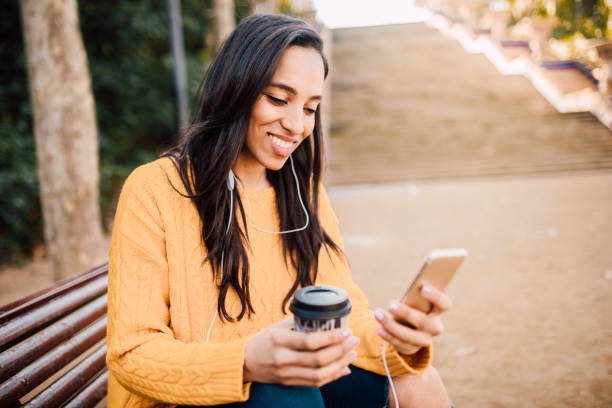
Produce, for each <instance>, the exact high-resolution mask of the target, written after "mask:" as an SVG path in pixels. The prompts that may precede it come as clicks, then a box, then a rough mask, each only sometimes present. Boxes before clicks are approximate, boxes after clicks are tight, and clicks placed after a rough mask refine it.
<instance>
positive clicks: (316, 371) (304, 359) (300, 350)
mask: <svg viewBox="0 0 612 408" xmlns="http://www.w3.org/2000/svg"><path fill="white" fill-rule="evenodd" d="M292 327H293V318H292V317H289V318H286V319H284V320H282V321H281V322H279V323H277V324H275V325H274V326H271V327H268V328H267V329H264V330H262V331H261V332H259V333H257V334H256V335H255V336H253V337H252V338H251V340H249V342H248V343H247V346H246V352H245V357H244V376H243V378H244V381H245V382H251V381H256V382H260V383H275V384H284V385H303V386H310V387H320V386H322V385H325V384H327V383H329V382H331V381H334V380H336V379H338V378H340V377H342V376H345V375H348V374H350V372H351V371H350V369H349V368H348V365H349V363H350V362H351V361H353V360H354V359H355V356H356V353H355V351H353V349H354V348H355V346H357V344H359V339H358V338H357V337H354V336H353V335H352V333H351V331H350V330H349V329H335V330H330V331H323V332H314V333H302V332H297V331H293V330H291V328H292Z"/></svg>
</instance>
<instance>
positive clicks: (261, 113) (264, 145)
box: [237, 46, 325, 178]
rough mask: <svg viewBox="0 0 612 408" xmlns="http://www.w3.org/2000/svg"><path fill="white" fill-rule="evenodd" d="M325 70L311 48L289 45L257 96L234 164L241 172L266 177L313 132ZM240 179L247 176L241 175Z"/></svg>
mask: <svg viewBox="0 0 612 408" xmlns="http://www.w3.org/2000/svg"><path fill="white" fill-rule="evenodd" d="M324 77H325V71H324V66H323V59H322V58H321V55H320V54H319V52H318V51H316V50H315V49H313V48H306V47H299V46H291V47H289V48H288V49H287V50H286V51H285V53H284V54H283V56H282V58H281V60H280V64H279V65H278V68H277V70H276V72H275V73H274V76H273V77H272V80H271V81H270V83H269V84H268V86H267V87H266V88H264V90H263V92H262V93H261V94H260V95H259V97H258V98H257V100H256V101H255V104H254V105H253V110H252V111H251V118H250V121H249V131H248V134H247V139H246V145H245V146H244V148H243V150H242V152H241V153H240V157H239V159H238V161H239V163H237V164H238V165H239V167H240V169H241V170H243V173H244V171H245V170H246V171H247V172H248V173H251V174H250V176H251V177H252V176H256V174H254V173H259V174H260V175H261V173H263V174H265V169H270V170H279V169H280V168H282V167H283V165H284V164H285V162H286V161H287V159H288V158H289V155H290V154H291V153H292V152H293V151H294V150H295V149H296V148H297V147H298V146H299V144H300V143H302V142H303V141H304V139H306V138H307V137H308V136H309V135H310V134H312V131H313V129H314V125H315V111H316V110H317V108H318V106H319V103H320V102H321V95H322V93H323V80H324ZM239 176H242V177H245V176H246V177H247V178H248V176H249V175H247V174H242V175H239Z"/></svg>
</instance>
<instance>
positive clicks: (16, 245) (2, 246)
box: [0, 1, 42, 262]
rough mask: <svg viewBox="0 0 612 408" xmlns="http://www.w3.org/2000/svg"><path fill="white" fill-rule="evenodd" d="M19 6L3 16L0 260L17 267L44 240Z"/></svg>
mask: <svg viewBox="0 0 612 408" xmlns="http://www.w3.org/2000/svg"><path fill="white" fill-rule="evenodd" d="M18 21H20V18H19V7H18V3H17V2H14V1H10V2H7V3H6V4H5V5H4V7H3V12H2V13H0V38H2V42H1V43H0V61H1V62H2V63H1V64H0V76H1V78H2V86H0V259H2V260H5V261H6V260H8V261H11V262H17V261H18V260H21V259H23V257H24V256H26V255H27V254H29V252H30V251H31V250H32V249H33V246H34V245H35V244H36V243H37V242H39V241H41V240H42V217H41V214H40V202H39V198H38V179H37V175H36V152H35V149H34V139H33V138H32V121H31V111H30V101H29V95H28V84H27V80H28V79H27V74H26V69H25V59H24V50H23V41H22V34H21V29H20V28H21V27H20V25H19V24H15V22H18Z"/></svg>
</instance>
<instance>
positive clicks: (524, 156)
mask: <svg viewBox="0 0 612 408" xmlns="http://www.w3.org/2000/svg"><path fill="white" fill-rule="evenodd" d="M46 3H47V2H31V1H27V0H24V1H21V2H17V1H10V2H5V3H4V4H3V5H2V12H1V13H0V31H1V35H0V38H2V43H1V46H0V55H1V60H2V65H1V67H0V70H1V71H0V72H1V73H2V85H1V86H0V112H2V113H1V114H0V115H1V116H0V117H1V120H0V162H1V165H0V228H1V229H0V261H1V266H0V305H2V304H6V303H8V302H11V301H14V300H15V299H18V298H21V297H23V296H25V295H27V294H29V293H31V292H33V291H35V290H38V289H41V288H44V287H46V286H49V285H50V284H51V283H52V282H54V281H55V280H57V279H61V278H63V277H66V276H71V275H73V274H74V273H76V272H80V271H82V270H85V269H87V268H89V267H91V266H94V265H97V264H100V263H102V262H104V261H105V258H106V253H107V250H108V245H109V239H110V238H109V237H110V231H111V230H112V220H113V216H114V210H115V206H116V201H117V198H118V194H119V192H120V189H121V186H122V183H123V181H124V179H125V178H126V177H127V175H128V174H129V173H130V172H131V171H132V170H133V169H134V168H135V167H136V166H138V165H140V164H142V163H145V162H148V161H150V160H153V159H154V158H156V157H157V155H158V154H159V153H160V152H162V151H163V150H164V149H166V148H168V147H169V146H171V145H173V144H174V143H175V142H176V141H177V137H178V134H179V129H180V127H181V126H182V125H183V124H184V123H186V118H187V117H188V115H189V111H190V109H191V102H192V101H193V98H194V96H195V94H196V91H197V88H198V86H199V84H200V82H201V80H202V77H203V75H204V73H205V71H206V68H207V66H208V63H209V62H210V60H211V58H212V57H213V56H214V54H215V52H216V49H217V47H218V46H219V44H220V43H221V41H222V40H223V39H224V38H225V36H226V35H227V34H228V33H229V32H230V31H231V30H232V29H233V27H234V26H235V24H236V23H238V22H239V21H240V20H241V19H242V18H244V17H245V16H247V15H249V14H250V13H254V12H274V13H285V14H289V15H294V16H298V17H301V18H304V19H306V20H307V21H309V22H310V23H311V24H313V25H314V26H315V27H316V28H317V29H318V30H319V31H320V32H321V34H322V36H323V38H324V39H325V41H326V47H327V53H328V55H329V56H330V58H331V73H330V78H329V80H328V81H327V84H326V85H327V90H326V95H325V96H324V103H323V109H324V118H325V127H326V132H325V135H326V139H327V159H328V162H327V171H326V183H327V185H328V190H329V193H330V197H331V199H332V202H333V205H334V208H335V209H336V212H337V214H338V217H339V219H340V222H341V229H342V231H343V234H344V240H345V245H346V252H347V255H348V257H349V260H350V262H351V265H352V269H353V273H354V277H355V280H356V281H357V282H358V283H359V284H360V285H361V287H362V288H363V289H364V290H365V291H366V293H367V294H368V296H369V298H370V300H371V303H372V306H376V307H386V305H387V303H388V301H389V300H391V299H393V298H395V297H399V296H401V294H402V291H403V290H404V288H405V286H407V285H408V284H409V282H410V281H411V279H412V277H413V276H414V274H415V273H416V271H417V270H418V268H419V266H420V263H421V262H422V260H423V258H424V257H425V255H426V254H427V252H428V251H429V250H430V249H434V248H444V247H465V248H467V249H468V251H469V252H470V257H469V259H468V261H467V262H466V264H465V265H464V266H463V268H462V270H461V271H460V272H459V274H458V275H457V277H456V279H455V280H454V282H453V283H452V284H451V286H450V288H449V293H450V294H451V296H452V297H453V299H454V302H455V306H454V308H453V309H452V310H451V312H449V313H448V316H447V317H446V320H445V324H446V332H445V334H444V335H443V336H441V337H440V338H439V339H436V350H437V351H436V357H435V365H436V366H437V367H438V369H439V370H440V372H441V374H442V377H443V379H444V380H445V382H446V385H447V387H448V389H449V392H450V394H451V397H452V398H453V400H454V402H455V406H471V407H530V406H534V407H553V406H555V407H556V406H570V407H585V406H588V407H610V406H612V369H611V367H612V324H611V322H612V300H611V299H612V250H611V249H610V248H612V132H611V129H612V99H611V97H610V96H611V91H610V84H612V69H611V63H612V43H611V42H610V41H611V39H612V15H611V13H610V10H611V7H612V4H611V2H610V1H609V0H530V1H526V0H514V1H503V0H494V1H493V0H492V1H486V0H469V1H467V0H466V1H453V0H437V1H436V0H431V1H427V0H421V1H416V2H412V1H408V0H406V1H401V0H395V1H393V0H384V1H383V0H380V1H368V0H352V1H349V0H314V1H310V0H280V1H276V0H266V1H261V0H234V1H230V0H182V1H178V0H169V1H167V2H163V1H138V2H117V1H102V2H100V1H87V0H82V1H79V2H78V3H76V2H74V1H73V2H69V1H66V2H63V3H62V4H64V6H62V7H65V8H66V9H67V11H66V15H70V13H73V15H74V17H73V18H64V17H62V18H58V17H57V16H58V15H60V12H63V11H62V10H58V9H53V8H52V7H49V6H43V4H46ZM70 10H72V11H70ZM54 13H55V14H54ZM62 15H63V14H62ZM54 17H55V18H54ZM58 22H59V23H58ZM79 44H80V48H79ZM79 50H80V51H79ZM80 53H81V54H82V56H80V55H81V54H80ZM55 68H58V72H59V73H58V74H57V76H56V77H54V76H53V72H54V69H55ZM58 78H59V79H62V80H65V81H64V82H61V81H59V80H58ZM45 87H47V88H45ZM63 95H76V97H75V98H73V99H72V100H73V101H76V102H75V103H76V105H77V106H76V107H74V106H70V101H69V100H70V98H68V97H63ZM88 101H91V102H88ZM78 109H85V110H84V111H83V112H82V113H80V112H81V111H78ZM85 117H91V119H90V120H88V121H85V120H83V119H82V118H85ZM49 141H52V142H49ZM75 146H76V147H75ZM83 146H93V147H90V148H84V147H83ZM83 152H87V154H90V155H91V156H87V155H85V154H84V153H83ZM81 162H83V163H81ZM58 169H59V170H58ZM86 185H87V187H85V186H86ZM87 192H89V193H87ZM75 194H76V196H75ZM87 208H89V209H87ZM68 227H69V228H68Z"/></svg>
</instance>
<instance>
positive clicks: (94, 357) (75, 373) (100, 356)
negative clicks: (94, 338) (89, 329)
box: [24, 344, 106, 408]
mask: <svg viewBox="0 0 612 408" xmlns="http://www.w3.org/2000/svg"><path fill="white" fill-rule="evenodd" d="M105 363H106V344H104V345H103V346H102V347H100V348H99V349H98V350H96V351H95V352H93V353H92V354H91V355H90V356H89V357H87V358H86V359H85V360H83V361H82V362H81V363H79V364H78V365H77V366H76V367H74V368H73V369H72V370H70V371H69V372H68V373H66V374H65V375H64V376H62V377H60V378H59V379H58V380H57V381H56V382H54V383H53V384H51V385H50V386H49V387H48V388H47V389H46V390H44V391H43V392H41V393H40V394H38V395H37V396H36V397H34V398H32V399H31V400H30V401H29V402H28V403H27V404H25V405H24V408H25V407H28V408H34V407H35V408H55V407H58V406H60V405H61V404H62V402H64V401H66V400H67V399H68V398H69V397H70V396H71V395H73V394H74V393H76V392H77V391H78V390H79V389H81V388H82V387H83V386H84V385H85V384H87V382H88V381H89V380H90V379H91V378H92V377H93V376H94V375H95V374H96V373H98V372H99V371H101V370H102V369H103V368H104V365H105Z"/></svg>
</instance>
